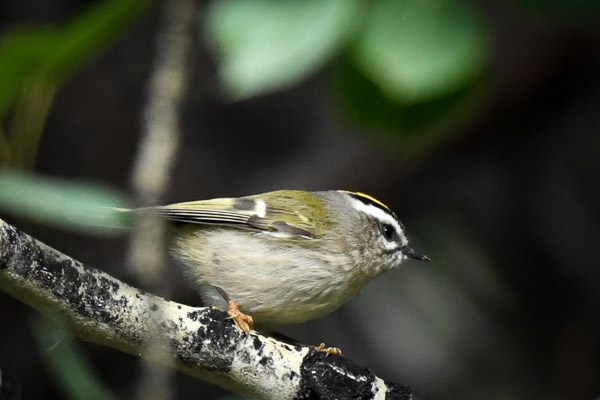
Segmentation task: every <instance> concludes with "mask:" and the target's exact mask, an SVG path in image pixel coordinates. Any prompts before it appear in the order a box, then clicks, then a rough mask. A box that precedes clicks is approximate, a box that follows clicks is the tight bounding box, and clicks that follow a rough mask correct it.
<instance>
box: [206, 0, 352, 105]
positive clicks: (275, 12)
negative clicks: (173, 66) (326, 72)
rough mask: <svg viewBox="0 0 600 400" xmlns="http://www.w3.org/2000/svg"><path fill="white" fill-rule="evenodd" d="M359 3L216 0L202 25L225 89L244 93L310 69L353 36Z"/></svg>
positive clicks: (281, 84)
mask: <svg viewBox="0 0 600 400" xmlns="http://www.w3.org/2000/svg"><path fill="white" fill-rule="evenodd" d="M362 9H363V7H362V3H361V2H360V1H359V0H328V1H322V0H308V1H302V2H294V1H256V0H252V1H246V0H233V1H231V0H229V1H215V2H212V3H211V7H209V8H208V10H207V11H206V12H205V13H204V14H203V15H204V18H205V19H204V20H203V28H204V32H205V34H206V38H207V41H208V43H209V44H210V45H211V46H212V47H213V49H214V51H215V52H216V53H217V56H218V58H219V76H220V79H221V81H222V83H223V86H224V89H225V91H226V93H227V94H228V95H229V96H231V97H232V98H234V99H244V98H248V97H253V96H256V95H260V94H263V93H268V92H272V91H275V90H279V89H283V88H287V87H289V86H291V85H294V84H297V83H299V82H301V81H303V80H304V79H305V78H306V77H307V76H309V75H311V74H314V73H315V71H316V70H317V69H318V68H320V67H322V66H323V65H325V64H326V63H327V62H328V61H330V60H331V59H332V58H333V57H334V56H335V55H336V54H337V53H338V52H339V50H340V48H341V47H342V46H344V45H345V44H346V43H347V42H348V41H349V40H350V39H351V38H352V37H353V36H354V34H355V31H356V30H357V28H358V24H357V22H359V21H360V18H361V17H362V14H363V13H362Z"/></svg>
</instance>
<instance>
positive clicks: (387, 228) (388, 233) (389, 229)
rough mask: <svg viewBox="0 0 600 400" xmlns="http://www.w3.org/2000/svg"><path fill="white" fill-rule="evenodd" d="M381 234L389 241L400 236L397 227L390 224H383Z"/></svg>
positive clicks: (393, 240)
mask: <svg viewBox="0 0 600 400" xmlns="http://www.w3.org/2000/svg"><path fill="white" fill-rule="evenodd" d="M381 234H382V235H383V237H384V238H385V240H387V241H388V242H395V241H396V239H397V238H398V232H396V228H394V227H393V226H392V225H390V224H382V225H381Z"/></svg>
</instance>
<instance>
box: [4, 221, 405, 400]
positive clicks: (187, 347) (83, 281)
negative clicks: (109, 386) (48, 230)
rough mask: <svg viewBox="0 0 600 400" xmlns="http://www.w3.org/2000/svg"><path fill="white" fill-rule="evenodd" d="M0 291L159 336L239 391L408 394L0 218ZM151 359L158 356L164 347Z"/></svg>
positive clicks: (120, 333)
mask: <svg viewBox="0 0 600 400" xmlns="http://www.w3.org/2000/svg"><path fill="white" fill-rule="evenodd" d="M0 291H3V292H5V293H7V294H9V295H11V296H13V297H15V298H17V299H19V300H20V301H22V302H24V303H26V304H28V305H30V306H31V307H33V308H34V309H36V310H39V311H40V312H42V313H44V314H46V315H48V316H49V317H50V318H52V319H54V320H57V321H59V322H60V323H62V324H64V325H65V326H66V328H67V329H69V330H70V331H71V332H72V333H73V334H74V335H75V336H77V337H78V338H80V339H82V340H86V341H90V342H94V343H99V344H103V345H106V346H109V347H113V348H116V349H119V350H122V351H124V352H127V353H130V354H134V355H140V356H141V357H144V358H147V359H150V360H153V359H154V358H155V357H153V355H152V354H147V353H145V352H144V351H145V349H148V348H149V347H148V346H145V344H147V341H148V340H150V339H152V340H157V343H161V344H162V346H164V351H165V352H167V353H168V354H170V355H171V357H172V360H173V365H175V366H176V368H177V369H179V370H181V371H182V372H185V373H187V374H190V375H193V376H196V377H198V378H201V379H203V380H206V381H208V382H212V383H214V384H217V385H219V386H222V387H224V388H226V389H228V390H231V391H234V392H237V393H240V394H242V395H244V396H248V397H256V398H266V399H299V398H310V399H334V398H335V399H346V398H348V399H350V398H352V399H370V398H376V399H410V398H412V395H411V391H410V389H409V388H408V387H406V386H400V385H395V384H391V383H386V382H384V381H382V380H381V379H380V378H378V377H376V376H375V375H374V374H373V373H372V372H371V371H370V370H369V369H366V368H363V367H359V366H357V365H356V364H354V363H353V362H352V361H350V360H348V359H346V358H344V357H335V356H330V357H325V355H324V354H323V353H321V352H318V351H316V350H314V349H312V348H310V347H305V346H298V345H290V344H287V343H284V342H281V341H278V340H275V339H273V338H270V337H265V336H263V335H261V334H259V333H256V332H251V333H250V335H248V336H245V335H244V334H243V333H242V332H241V330H239V329H238V328H237V327H236V326H235V325H234V324H233V322H232V321H231V320H229V319H227V314H225V313H224V312H222V311H219V310H216V309H212V308H207V307H201V308H194V307H189V306H186V305H183V304H178V303H175V302H172V301H167V300H165V299H162V298H160V297H158V296H154V295H152V294H150V293H146V292H143V291H141V290H139V289H136V288H133V287H131V286H129V285H127V284H125V283H123V282H121V281H119V280H117V279H115V278H113V277H111V276H110V275H108V274H106V273H103V272H101V271H98V270H96V269H94V268H91V267H88V266H85V265H83V264H81V263H80V262H78V261H75V260H73V259H71V258H69V257H67V256H66V255H64V254H61V253H60V252H58V251H56V250H54V249H52V248H50V247H48V246H46V245H44V244H43V243H40V242H38V241H37V240H35V239H33V238H31V237H30V236H28V235H26V234H24V233H22V232H21V231H19V230H18V229H16V228H15V227H13V226H11V225H8V224H6V223H5V222H3V221H2V220H0ZM0 318H2V317H1V316H0ZM157 321H158V324H157ZM151 324H156V325H157V326H158V329H156V325H155V326H152V325H151ZM151 326H152V329H150V327H151ZM150 331H151V332H152V337H151V338H150V337H148V336H149V335H148V332H150ZM157 335H158V337H157ZM156 361H157V362H164V361H163V360H162V359H161V358H160V357H158V359H157V360H156Z"/></svg>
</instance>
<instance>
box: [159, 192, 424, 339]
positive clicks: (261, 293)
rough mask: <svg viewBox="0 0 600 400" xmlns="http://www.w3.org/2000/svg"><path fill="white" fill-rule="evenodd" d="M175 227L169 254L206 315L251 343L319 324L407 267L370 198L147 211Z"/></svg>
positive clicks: (277, 197) (299, 197)
mask: <svg viewBox="0 0 600 400" xmlns="http://www.w3.org/2000/svg"><path fill="white" fill-rule="evenodd" d="M154 210H155V212H157V213H158V214H159V215H161V216H162V217H164V218H166V219H168V220H171V221H173V222H175V224H174V225H175V235H174V239H173V242H172V244H171V251H172V253H173V254H174V255H175V256H176V258H178V259H180V260H181V261H182V264H183V265H184V270H185V272H186V274H185V275H186V276H187V278H188V281H189V282H190V284H191V285H192V287H193V288H195V289H196V290H198V292H199V293H200V295H201V297H202V298H203V299H204V300H205V301H207V302H208V303H209V304H211V305H221V304H223V303H222V302H223V301H225V303H226V306H227V308H228V310H229V315H230V316H231V317H232V318H233V319H234V320H235V321H236V323H237V324H238V326H240V328H241V329H243V330H244V332H246V333H248V331H249V330H250V328H252V327H253V323H254V324H256V327H257V329H258V330H274V329H275V328H278V327H280V326H283V325H288V324H296V323H301V322H305V321H309V320H312V319H315V318H319V317H321V316H324V315H326V314H328V313H330V312H332V311H334V310H335V309H337V308H338V307H340V306H341V305H343V304H344V303H345V302H347V301H348V300H349V299H350V298H352V297H353V296H354V295H355V294H357V293H358V291H360V290H361V289H362V288H363V287H364V286H365V285H366V284H367V283H368V282H369V281H371V280H372V279H373V278H375V277H376V276H378V275H379V274H381V273H382V272H385V271H388V270H390V269H393V268H396V267H398V266H399V265H400V264H401V263H402V262H403V261H404V260H405V259H407V258H411V259H416V260H428V258H427V257H426V256H425V255H423V254H420V253H418V252H416V251H415V250H413V249H412V248H411V247H409V245H408V240H407V238H406V235H405V233H404V227H403V226H402V224H401V223H400V221H399V220H398V218H397V217H396V215H395V214H394V213H393V212H392V211H391V210H390V209H389V208H388V207H387V206H385V205H384V204H383V203H381V202H380V201H378V200H376V199H374V198H373V197H371V196H369V195H366V194H363V193H357V192H349V191H344V190H331V191H321V192H308V191H300V190H280V191H274V192H269V193H263V194H257V195H253V196H247V197H240V198H220V199H212V200H200V201H191V202H185V203H176V204H171V205H166V206H160V207H155V208H154Z"/></svg>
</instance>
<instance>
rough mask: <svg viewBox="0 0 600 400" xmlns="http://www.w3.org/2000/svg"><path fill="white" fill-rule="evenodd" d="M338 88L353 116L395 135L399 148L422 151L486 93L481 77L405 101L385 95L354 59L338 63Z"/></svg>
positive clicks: (378, 131) (465, 116)
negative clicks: (436, 95) (424, 99)
mask: <svg viewBox="0 0 600 400" xmlns="http://www.w3.org/2000/svg"><path fill="white" fill-rule="evenodd" d="M336 67H337V68H336V74H335V88H336V92H337V95H338V100H339V103H340V105H341V107H342V109H343V110H344V111H345V113H346V114H347V115H348V117H349V118H350V119H352V120H353V121H355V122H357V123H358V124H360V125H362V126H364V127H366V128H368V130H369V131H370V132H373V133H376V134H380V135H384V136H386V137H387V138H389V139H391V144H392V145H394V146H397V147H398V148H400V147H403V146H409V147H410V148H411V150H414V151H418V150H419V149H420V148H426V147H428V146H429V145H432V144H435V143H439V142H440V141H442V140H444V139H445V138H446V137H447V135H448V134H452V133H453V132H456V129H453V127H455V126H459V125H460V124H461V123H462V122H464V121H465V120H467V119H468V118H469V116H471V115H472V113H473V112H474V111H475V110H476V107H477V103H478V101H479V100H480V99H481V96H482V95H483V93H484V90H483V87H481V86H480V81H479V80H477V81H474V82H472V83H471V84H470V85H466V86H463V87H462V88H460V89H459V90H457V91H454V92H451V93H448V94H447V95H445V96H442V97H439V98H436V99H434V100H431V101H429V102H425V103H416V104H403V103H398V102H394V101H393V100H392V99H390V98H389V97H388V96H385V95H384V94H383V93H382V92H381V90H380V89H379V87H378V86H377V85H375V83H374V82H373V81H371V80H370V79H369V78H368V77H366V76H365V75H364V74H363V73H362V72H361V71H359V70H358V68H357V67H356V65H355V64H354V63H353V62H351V60H347V59H344V60H342V61H341V62H340V63H339V64H338V65H337V66H336Z"/></svg>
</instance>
